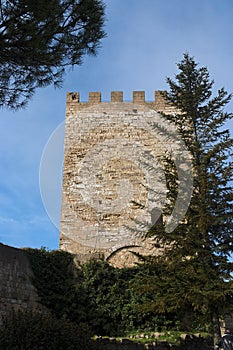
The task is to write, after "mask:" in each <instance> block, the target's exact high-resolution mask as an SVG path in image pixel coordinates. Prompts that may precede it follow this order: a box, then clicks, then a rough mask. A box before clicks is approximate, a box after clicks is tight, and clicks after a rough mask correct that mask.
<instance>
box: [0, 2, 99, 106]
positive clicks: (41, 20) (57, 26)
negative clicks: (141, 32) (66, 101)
mask: <svg viewBox="0 0 233 350" xmlns="http://www.w3.org/2000/svg"><path fill="white" fill-rule="evenodd" d="M104 10H105V6H104V4H103V1H102V0H50V1H47V0H37V1H31V0H2V1H0V106H1V107H8V108H11V109H16V108H20V107H23V106H25V104H26V103H27V101H28V100H29V99H30V98H31V97H32V95H33V94H34V92H35V89H36V88H38V87H44V86H48V85H50V84H53V85H54V86H55V87H59V86H61V83H62V81H63V76H64V73H65V67H66V66H74V65H80V64H81V63H82V58H83V56H84V55H85V54H96V52H97V48H98V47H99V45H100V40H101V39H102V38H103V37H104V36H105V32H104V30H103V25H104Z"/></svg>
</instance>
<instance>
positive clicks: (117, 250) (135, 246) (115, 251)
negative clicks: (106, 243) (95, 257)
mask: <svg viewBox="0 0 233 350" xmlns="http://www.w3.org/2000/svg"><path fill="white" fill-rule="evenodd" d="M140 247H141V246H140V245H127V246H125V247H121V248H118V249H116V250H114V252H112V253H111V254H110V255H109V256H108V257H107V258H106V260H107V261H109V260H110V259H111V258H112V257H113V256H114V255H116V254H117V253H118V252H120V251H121V250H125V249H129V248H140ZM129 252H130V253H132V254H133V253H134V252H131V251H129Z"/></svg>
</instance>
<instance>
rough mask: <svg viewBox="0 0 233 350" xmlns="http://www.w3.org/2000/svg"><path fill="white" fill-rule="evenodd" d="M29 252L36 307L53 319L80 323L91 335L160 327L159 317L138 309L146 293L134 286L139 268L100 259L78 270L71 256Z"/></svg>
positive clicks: (58, 252)
mask: <svg viewBox="0 0 233 350" xmlns="http://www.w3.org/2000/svg"><path fill="white" fill-rule="evenodd" d="M28 254H29V257H30V261H31V266H32V269H33V273H34V277H33V284H34V285H35V287H36V288H37V290H38V293H39V296H40V298H41V303H42V304H43V305H45V306H46V307H47V308H48V309H49V310H50V311H51V313H52V314H54V315H55V316H56V317H57V318H66V319H68V320H70V321H72V322H75V323H77V324H79V323H80V322H85V323H87V324H88V325H89V326H90V327H91V329H92V333H93V334H98V335H109V336H115V335H124V334H126V333H127V332H129V331H133V330H135V329H138V330H152V331H153V330H156V329H161V328H163V327H164V325H165V323H166V321H165V320H164V316H163V315H162V316H161V315H157V312H155V311H154V310H153V311H150V310H149V311H148V310H146V309H145V308H144V307H142V306H143V305H144V303H146V301H147V302H148V303H149V302H151V295H150V294H144V295H142V294H141V292H140V291H139V292H138V290H137V288H135V285H136V284H137V283H136V282H137V280H138V278H139V276H140V273H141V272H140V271H141V268H139V267H135V268H129V269H127V268H125V269H117V268H114V267H113V266H111V265H109V264H108V263H107V262H106V261H103V260H90V261H89V262H87V263H86V264H84V265H82V266H78V267H77V266H75V265H74V263H73V256H72V255H71V254H69V253H67V252H63V251H47V250H45V249H44V248H42V249H29V250H28ZM143 274H144V272H143Z"/></svg>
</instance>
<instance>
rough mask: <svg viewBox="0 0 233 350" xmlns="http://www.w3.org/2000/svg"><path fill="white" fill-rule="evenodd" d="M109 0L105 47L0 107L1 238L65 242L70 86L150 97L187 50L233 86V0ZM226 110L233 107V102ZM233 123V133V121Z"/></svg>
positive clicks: (24, 243) (221, 82) (51, 244)
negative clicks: (22, 102) (16, 104)
mask: <svg viewBox="0 0 233 350" xmlns="http://www.w3.org/2000/svg"><path fill="white" fill-rule="evenodd" d="M105 3H106V6H107V7H106V25H105V30H106V32H107V35H108V36H107V38H105V39H104V40H103V41H102V47H101V48H100V49H99V52H98V55H97V56H96V57H85V59H84V62H83V65H82V66H80V67H77V68H75V69H73V70H68V71H67V74H66V76H65V81H64V84H63V87H62V88H61V89H59V90H54V89H53V88H52V87H48V88H45V89H40V90H37V92H36V94H35V96H34V97H33V99H32V100H31V101H30V102H29V105H28V106H27V108H26V109H25V110H22V111H19V112H9V111H7V110H1V111H0V242H2V243H4V244H8V245H12V246H15V247H37V248H39V247H41V246H45V247H47V248H49V249H57V248H58V244H59V226H58V223H59V215H60V202H61V176H60V175H61V169H62V155H63V149H62V145H63V129H64V128H63V126H64V120H65V95H66V92H68V91H79V92H80V94H81V100H82V101H86V100H87V98H88V92H89V91H101V92H102V100H104V101H108V100H109V99H110V92H111V91H115V90H116V91H117V90H121V91H124V100H131V99H132V91H133V90H144V91H145V93H146V99H147V100H153V94H154V90H165V89H167V88H168V86H167V83H166V77H167V76H169V77H174V75H175V74H176V72H177V67H176V63H177V62H179V61H180V60H181V59H182V56H183V53H184V52H186V51H187V52H189V54H190V55H191V56H194V57H195V60H196V61H197V62H199V63H200V66H207V67H208V70H209V72H210V75H211V78H213V79H214V81H215V85H214V91H217V90H218V89H219V88H221V87H222V86H223V87H225V89H226V90H227V91H228V92H229V93H232V92H233V45H232V38H233V21H232V19H233V2H232V0H222V1H219V0H196V1H192V0H186V1H185V0H170V1H168V0H143V1H137V0H107V1H105ZM227 110H228V111H233V102H231V103H230V104H229V105H228V107H227ZM59 125H60V127H59ZM228 127H229V128H230V129H231V132H232V133H233V125H232V124H228ZM55 130H57V131H56V132H55V134H54V131H55ZM52 134H53V136H52V137H51V135H52ZM49 140H50V142H49V144H48V147H47V148H46V153H45V155H47V153H48V150H49V151H51V150H52V151H53V155H54V160H53V161H52V162H51V159H50V160H49V159H45V158H43V159H42V167H43V169H42V170H43V174H42V175H43V179H42V197H43V198H42V197H41V188H40V187H41V186H40V181H39V174H40V164H41V158H42V154H43V152H44V149H45V146H46V144H47V142H48V141H49ZM45 174H46V175H47V180H46V181H47V183H46V184H45V183H44V178H45ZM46 189H48V192H47V195H46ZM48 197H49V198H48ZM43 200H44V202H45V206H44V204H43ZM47 211H49V212H47ZM48 214H49V215H48ZM51 219H52V221H51Z"/></svg>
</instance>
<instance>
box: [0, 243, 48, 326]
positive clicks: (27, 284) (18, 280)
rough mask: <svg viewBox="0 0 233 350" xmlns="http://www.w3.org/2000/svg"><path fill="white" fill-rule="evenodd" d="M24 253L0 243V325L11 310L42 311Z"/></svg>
mask: <svg viewBox="0 0 233 350" xmlns="http://www.w3.org/2000/svg"><path fill="white" fill-rule="evenodd" d="M31 276H32V270H31V267H30V263H29V261H28V258H27V255H26V252H25V251H23V250H21V249H17V248H13V247H9V246H6V245H3V244H1V243H0V323H1V319H2V317H3V316H4V315H7V314H8V313H9V312H10V311H11V310H15V311H16V310H26V309H27V310H36V309H42V306H41V305H40V304H39V298H38V294H37V291H36V289H35V287H34V286H33V285H32V282H31Z"/></svg>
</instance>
